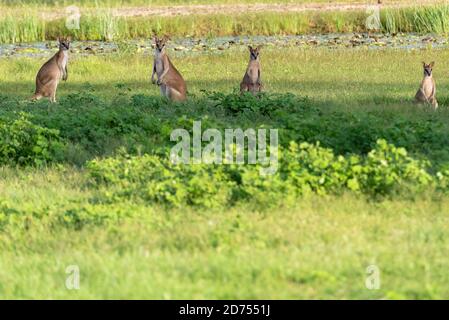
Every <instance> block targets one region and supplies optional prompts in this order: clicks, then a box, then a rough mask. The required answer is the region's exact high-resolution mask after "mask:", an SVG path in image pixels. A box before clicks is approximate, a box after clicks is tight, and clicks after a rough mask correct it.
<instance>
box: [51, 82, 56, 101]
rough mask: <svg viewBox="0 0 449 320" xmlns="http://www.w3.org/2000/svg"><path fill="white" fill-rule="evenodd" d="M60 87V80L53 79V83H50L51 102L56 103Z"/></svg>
mask: <svg viewBox="0 0 449 320" xmlns="http://www.w3.org/2000/svg"><path fill="white" fill-rule="evenodd" d="M57 88H58V82H57V81H53V83H51V84H50V92H51V94H50V102H52V103H56V89H57Z"/></svg>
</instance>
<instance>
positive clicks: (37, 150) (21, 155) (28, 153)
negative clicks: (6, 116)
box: [0, 113, 64, 165]
mask: <svg viewBox="0 0 449 320" xmlns="http://www.w3.org/2000/svg"><path fill="white" fill-rule="evenodd" d="M63 149H64V145H63V143H62V139H61V137H60V136H59V131H58V130H56V129H48V128H45V127H41V126H39V125H36V124H33V123H32V122H31V121H30V120H29V119H28V118H27V116H26V114H23V113H21V114H20V115H19V117H18V118H17V119H15V120H10V121H5V120H0V164H1V165H5V164H9V165H16V164H18V165H42V164H46V163H50V162H55V161H58V160H60V159H61V156H62V153H63Z"/></svg>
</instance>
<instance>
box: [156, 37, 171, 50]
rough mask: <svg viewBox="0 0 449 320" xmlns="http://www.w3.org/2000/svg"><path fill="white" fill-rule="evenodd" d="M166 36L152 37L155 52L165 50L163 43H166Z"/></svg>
mask: <svg viewBox="0 0 449 320" xmlns="http://www.w3.org/2000/svg"><path fill="white" fill-rule="evenodd" d="M167 41H168V37H166V36H164V37H162V38H158V37H157V36H155V37H154V43H155V44H156V52H158V53H161V52H163V51H164V50H165V45H166V44H167Z"/></svg>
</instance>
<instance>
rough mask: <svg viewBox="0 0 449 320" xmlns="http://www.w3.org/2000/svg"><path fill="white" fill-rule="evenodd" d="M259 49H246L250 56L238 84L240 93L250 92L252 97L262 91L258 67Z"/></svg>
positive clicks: (259, 67)
mask: <svg viewBox="0 0 449 320" xmlns="http://www.w3.org/2000/svg"><path fill="white" fill-rule="evenodd" d="M260 48H261V47H257V48H255V49H254V48H253V47H251V46H249V47H248V49H249V52H250V56H249V63H248V67H247V68H246V72H245V75H244V76H243V80H242V82H241V83H240V92H241V93H243V92H251V93H252V94H253V95H256V94H257V93H259V92H261V91H262V88H263V85H262V80H261V73H262V68H261V65H260V58H259V54H260Z"/></svg>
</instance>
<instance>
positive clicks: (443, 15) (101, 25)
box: [0, 4, 449, 43]
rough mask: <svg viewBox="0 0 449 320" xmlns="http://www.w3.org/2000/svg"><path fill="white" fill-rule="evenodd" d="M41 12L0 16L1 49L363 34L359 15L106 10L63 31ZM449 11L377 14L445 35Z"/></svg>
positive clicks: (396, 25) (395, 28) (393, 28)
mask: <svg viewBox="0 0 449 320" xmlns="http://www.w3.org/2000/svg"><path fill="white" fill-rule="evenodd" d="M41 13H42V9H40V8H39V9H36V8H27V7H24V8H21V9H17V8H15V9H14V8H13V9H5V10H3V12H2V13H1V14H0V43H15V42H32V41H44V40H47V39H56V38H57V37H58V36H60V35H61V34H67V35H71V36H73V37H74V38H75V39H78V40H126V39H136V38H150V37H151V36H152V35H153V34H154V33H159V34H169V35H171V36H173V37H184V36H195V37H200V36H201V37H204V36H209V37H214V36H226V35H287V34H293V35H297V34H306V33H329V32H365V31H367V30H366V26H365V24H366V19H367V14H366V12H364V11H343V12H338V11H336V12H333V11H328V12H298V13H273V12H259V13H242V14H234V15H232V16H230V15H229V14H219V13H217V14H210V15H187V16H175V17H152V18H151V19H149V18H148V17H120V16H114V15H113V14H112V12H111V11H110V10H108V9H105V10H92V11H88V12H87V13H86V14H83V15H82V17H81V22H80V29H79V30H67V28H66V26H65V22H66V21H65V19H62V18H59V19H56V20H48V19H43V18H42V17H41ZM448 16H449V6H448V5H447V4H444V5H435V6H419V7H418V6H416V7H409V8H388V9H384V10H382V11H381V22H382V30H381V31H383V32H388V33H397V32H417V33H422V34H425V33H436V34H447V33H448V32H449V20H448V18H447V17H448Z"/></svg>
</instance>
